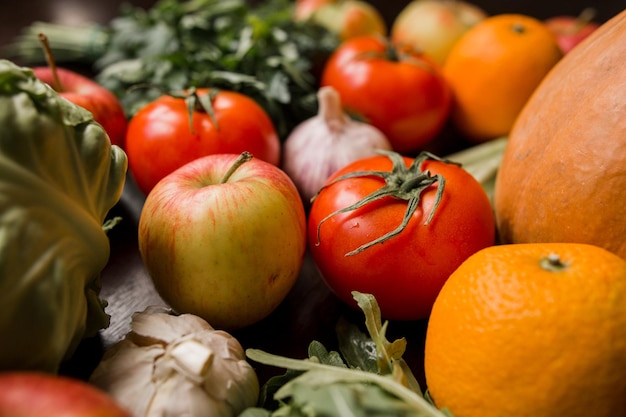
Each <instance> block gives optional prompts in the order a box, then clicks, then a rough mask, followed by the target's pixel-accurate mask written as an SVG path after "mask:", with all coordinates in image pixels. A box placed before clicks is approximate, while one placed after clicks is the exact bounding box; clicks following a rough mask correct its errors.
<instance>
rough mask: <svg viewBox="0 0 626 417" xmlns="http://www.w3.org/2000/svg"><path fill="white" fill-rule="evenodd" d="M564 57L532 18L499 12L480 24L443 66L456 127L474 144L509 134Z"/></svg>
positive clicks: (544, 28) (555, 42)
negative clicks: (526, 105) (523, 110)
mask: <svg viewBox="0 0 626 417" xmlns="http://www.w3.org/2000/svg"><path fill="white" fill-rule="evenodd" d="M562 56H563V53H562V52H561V49H560V48H559V44H558V42H557V39H556V37H555V35H554V34H553V33H552V32H551V31H550V30H549V29H548V27H547V26H546V25H545V24H544V23H543V22H542V21H540V20H538V19H535V18H533V17H530V16H526V15H522V14H500V15H494V16H490V17H487V18H486V19H484V20H482V21H481V22H479V23H477V24H476V25H475V26H473V27H472V28H470V29H469V30H468V31H467V32H465V34H463V35H462V36H461V37H460V38H459V40H457V42H456V43H455V44H454V46H453V47H452V49H451V50H450V53H449V55H448V58H447V59H446V61H445V63H444V65H443V75H444V77H445V79H446V80H447V81H448V83H449V84H450V87H451V88H452V91H453V94H454V104H453V108H452V112H451V120H452V123H453V125H454V126H455V127H456V128H457V130H458V131H459V133H461V134H462V135H464V136H465V137H466V138H467V139H468V140H470V141H472V142H484V141H487V140H491V139H495V138H497V137H501V136H506V135H507V134H508V133H509V131H510V129H511V127H512V125H513V122H514V121H515V119H516V117H517V115H518V114H519V112H520V111H521V109H522V107H523V106H524V104H526V102H527V101H528V99H529V98H530V95H531V94H532V93H533V91H534V90H535V89H536V88H537V86H538V85H539V83H540V82H541V81H542V80H543V78H544V77H545V76H546V75H547V73H548V72H549V71H550V70H551V69H552V67H553V66H554V65H555V64H556V63H557V62H558V61H559V60H560V59H561V58H562Z"/></svg>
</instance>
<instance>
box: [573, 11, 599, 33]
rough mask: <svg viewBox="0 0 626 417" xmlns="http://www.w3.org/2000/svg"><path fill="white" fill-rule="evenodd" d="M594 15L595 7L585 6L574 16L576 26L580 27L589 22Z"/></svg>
mask: <svg viewBox="0 0 626 417" xmlns="http://www.w3.org/2000/svg"><path fill="white" fill-rule="evenodd" d="M595 17H596V9H594V8H593V7H587V8H585V9H583V11H581V12H580V14H579V15H578V17H577V18H576V28H577V29H581V28H582V27H583V26H585V25H586V24H587V23H590V22H591V21H592V20H593V19H594V18H595Z"/></svg>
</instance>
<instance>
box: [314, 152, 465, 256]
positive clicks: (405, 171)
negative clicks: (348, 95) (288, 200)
mask: <svg viewBox="0 0 626 417" xmlns="http://www.w3.org/2000/svg"><path fill="white" fill-rule="evenodd" d="M379 153H380V154H383V155H386V156H387V157H389V159H391V162H392V164H393V166H392V169H391V171H355V172H349V173H347V174H345V175H341V176H339V177H337V178H335V179H334V180H333V181H331V182H329V183H328V184H326V185H324V187H322V188H321V189H320V190H319V191H318V192H317V194H316V195H315V196H313V198H312V199H311V201H313V200H315V198H316V197H317V196H318V195H319V194H320V193H321V192H322V191H323V190H324V189H325V188H327V187H330V186H331V185H333V184H335V183H337V182H339V181H343V180H345V179H349V178H358V177H371V176H374V177H380V178H382V179H384V180H385V185H384V186H382V187H381V188H379V189H378V190H376V191H374V192H372V193H370V194H369V195H367V196H365V197H364V198H362V199H361V200H359V201H357V202H356V203H354V204H351V205H349V206H347V207H344V208H342V209H339V210H336V211H334V212H332V213H330V214H329V215H327V216H326V217H324V218H323V219H322V220H321V221H320V222H319V224H318V225H317V245H319V244H320V230H321V227H322V224H323V223H324V222H325V221H326V220H328V219H330V218H331V217H333V216H335V215H337V214H340V213H346V212H349V211H353V210H356V209H359V208H361V207H363V206H365V205H367V204H369V203H372V202H374V201H377V200H380V199H383V198H386V197H393V198H396V199H400V200H405V201H407V207H406V211H405V212H404V217H403V218H402V222H401V223H400V225H398V227H397V228H395V229H394V230H392V231H390V232H388V233H386V234H384V235H382V236H380V237H378V238H376V239H374V240H372V241H370V242H368V243H366V244H363V245H361V246H359V247H358V248H356V249H354V250H352V251H350V252H348V253H346V254H345V256H352V255H356V254H358V253H361V252H363V251H364V250H366V249H367V248H369V247H371V246H374V245H377V244H379V243H383V242H385V241H387V240H389V239H391V238H393V237H394V236H397V235H399V234H400V233H402V231H404V229H405V228H406V226H407V225H408V223H409V220H411V217H412V216H413V214H414V213H415V211H416V210H417V208H418V207H419V205H420V202H421V198H422V193H423V192H424V191H425V190H426V189H427V188H429V187H430V186H431V185H434V184H436V185H437V194H436V196H435V202H434V205H433V208H432V210H431V211H430V213H429V214H428V217H427V218H426V221H425V222H424V226H428V225H429V224H430V222H431V221H432V219H433V217H434V215H435V211H436V210H437V207H439V203H440V202H441V198H442V196H443V191H444V188H445V182H446V180H445V178H444V177H443V175H441V174H436V175H432V174H431V173H430V171H428V170H426V171H424V170H423V169H422V165H423V163H424V162H425V161H426V160H428V159H431V160H436V161H440V162H445V163H451V164H456V163H454V162H451V161H448V160H444V159H441V158H439V157H437V156H435V155H433V154H432V153H430V152H421V153H420V154H419V155H418V156H417V157H416V158H415V159H414V160H413V162H412V164H411V166H410V167H407V166H406V164H405V163H404V159H403V157H402V155H400V154H398V153H397V152H391V151H386V150H379ZM456 165H458V164H456Z"/></svg>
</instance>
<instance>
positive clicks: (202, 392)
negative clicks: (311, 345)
mask: <svg viewBox="0 0 626 417" xmlns="http://www.w3.org/2000/svg"><path fill="white" fill-rule="evenodd" d="M90 382H91V383H92V384H94V385H95V386H97V387H99V388H101V389H103V390H104V391H106V392H108V393H109V394H110V395H112V396H113V397H114V398H115V399H116V400H117V401H118V402H119V403H120V404H121V405H122V406H124V407H126V408H127V409H128V410H129V411H130V412H131V413H132V414H133V416H134V417H148V416H151V417H152V416H153V417H156V416H159V417H165V416H171V417H175V416H181V417H182V416H185V417H196V416H219V417H230V416H237V415H239V414H240V413H241V412H242V411H243V410H244V409H246V408H248V407H251V406H254V405H255V404H256V402H257V400H258V397H259V382H258V378H257V375H256V373H255V371H254V369H253V368H252V367H251V366H250V364H249V363H248V362H247V361H246V358H245V353H244V351H243V348H242V346H241V345H240V343H239V342H238V341H237V339H235V338H234V337H232V336H231V335H230V334H228V333H226V332H224V331H221V330H215V329H213V327H211V326H210V325H209V324H208V323H207V322H206V321H204V320H203V319H201V318H200V317H197V316H195V315H192V314H182V315H174V314H171V313H170V312H169V311H161V310H155V309H154V308H148V309H146V310H145V311H143V312H137V313H135V314H134V315H133V318H132V323H131V331H130V332H129V333H128V334H127V335H126V337H125V338H124V339H123V340H121V341H120V342H118V343H116V344H115V345H113V346H112V347H111V348H110V349H108V350H107V351H106V352H105V353H104V356H103V358H102V360H101V361H100V363H99V364H98V366H97V367H96V369H95V371H94V372H93V374H92V375H91V378H90Z"/></svg>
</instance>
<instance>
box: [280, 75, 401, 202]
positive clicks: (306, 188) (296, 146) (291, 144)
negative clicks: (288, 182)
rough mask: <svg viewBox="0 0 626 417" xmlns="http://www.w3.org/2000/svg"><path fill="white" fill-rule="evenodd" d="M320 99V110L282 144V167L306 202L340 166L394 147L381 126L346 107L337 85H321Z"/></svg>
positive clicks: (298, 126) (297, 127) (296, 128)
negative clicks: (357, 116) (356, 117)
mask: <svg viewBox="0 0 626 417" xmlns="http://www.w3.org/2000/svg"><path fill="white" fill-rule="evenodd" d="M318 100H319V112H318V114H317V115H315V116H313V117H311V118H310V119H307V120H305V121H303V122H302V123H300V124H299V125H297V126H296V127H295V128H294V130H293V131H292V132H291V134H290V135H289V136H288V137H287V139H286V140H285V143H284V144H283V162H282V169H283V171H285V172H286V173H287V175H289V177H290V178H291V179H292V181H293V182H294V184H295V185H296V187H297V188H298V191H299V192H300V195H301V196H302V199H303V201H304V202H305V203H306V204H307V205H308V203H309V202H310V200H311V198H312V197H313V196H314V195H315V194H316V193H317V192H318V191H319V190H320V188H322V186H323V185H324V183H325V182H326V180H328V178H329V177H330V176H331V175H332V174H334V173H335V172H336V171H337V170H339V169H340V168H343V167H344V166H346V165H348V164H349V163H351V162H354V161H356V160H359V159H362V158H366V157H370V156H374V155H377V150H379V149H384V150H392V147H391V143H390V142H389V140H388V139H387V137H386V136H385V135H384V134H383V133H382V132H381V131H380V130H379V129H377V128H375V127H374V126H372V125H370V124H368V123H365V122H359V121H356V120H353V119H352V118H350V116H348V115H347V114H346V113H345V112H344V111H343V109H342V107H341V99H340V97H339V94H338V93H337V91H336V90H335V89H334V88H332V87H328V86H326V87H322V88H320V89H319V91H318Z"/></svg>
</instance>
